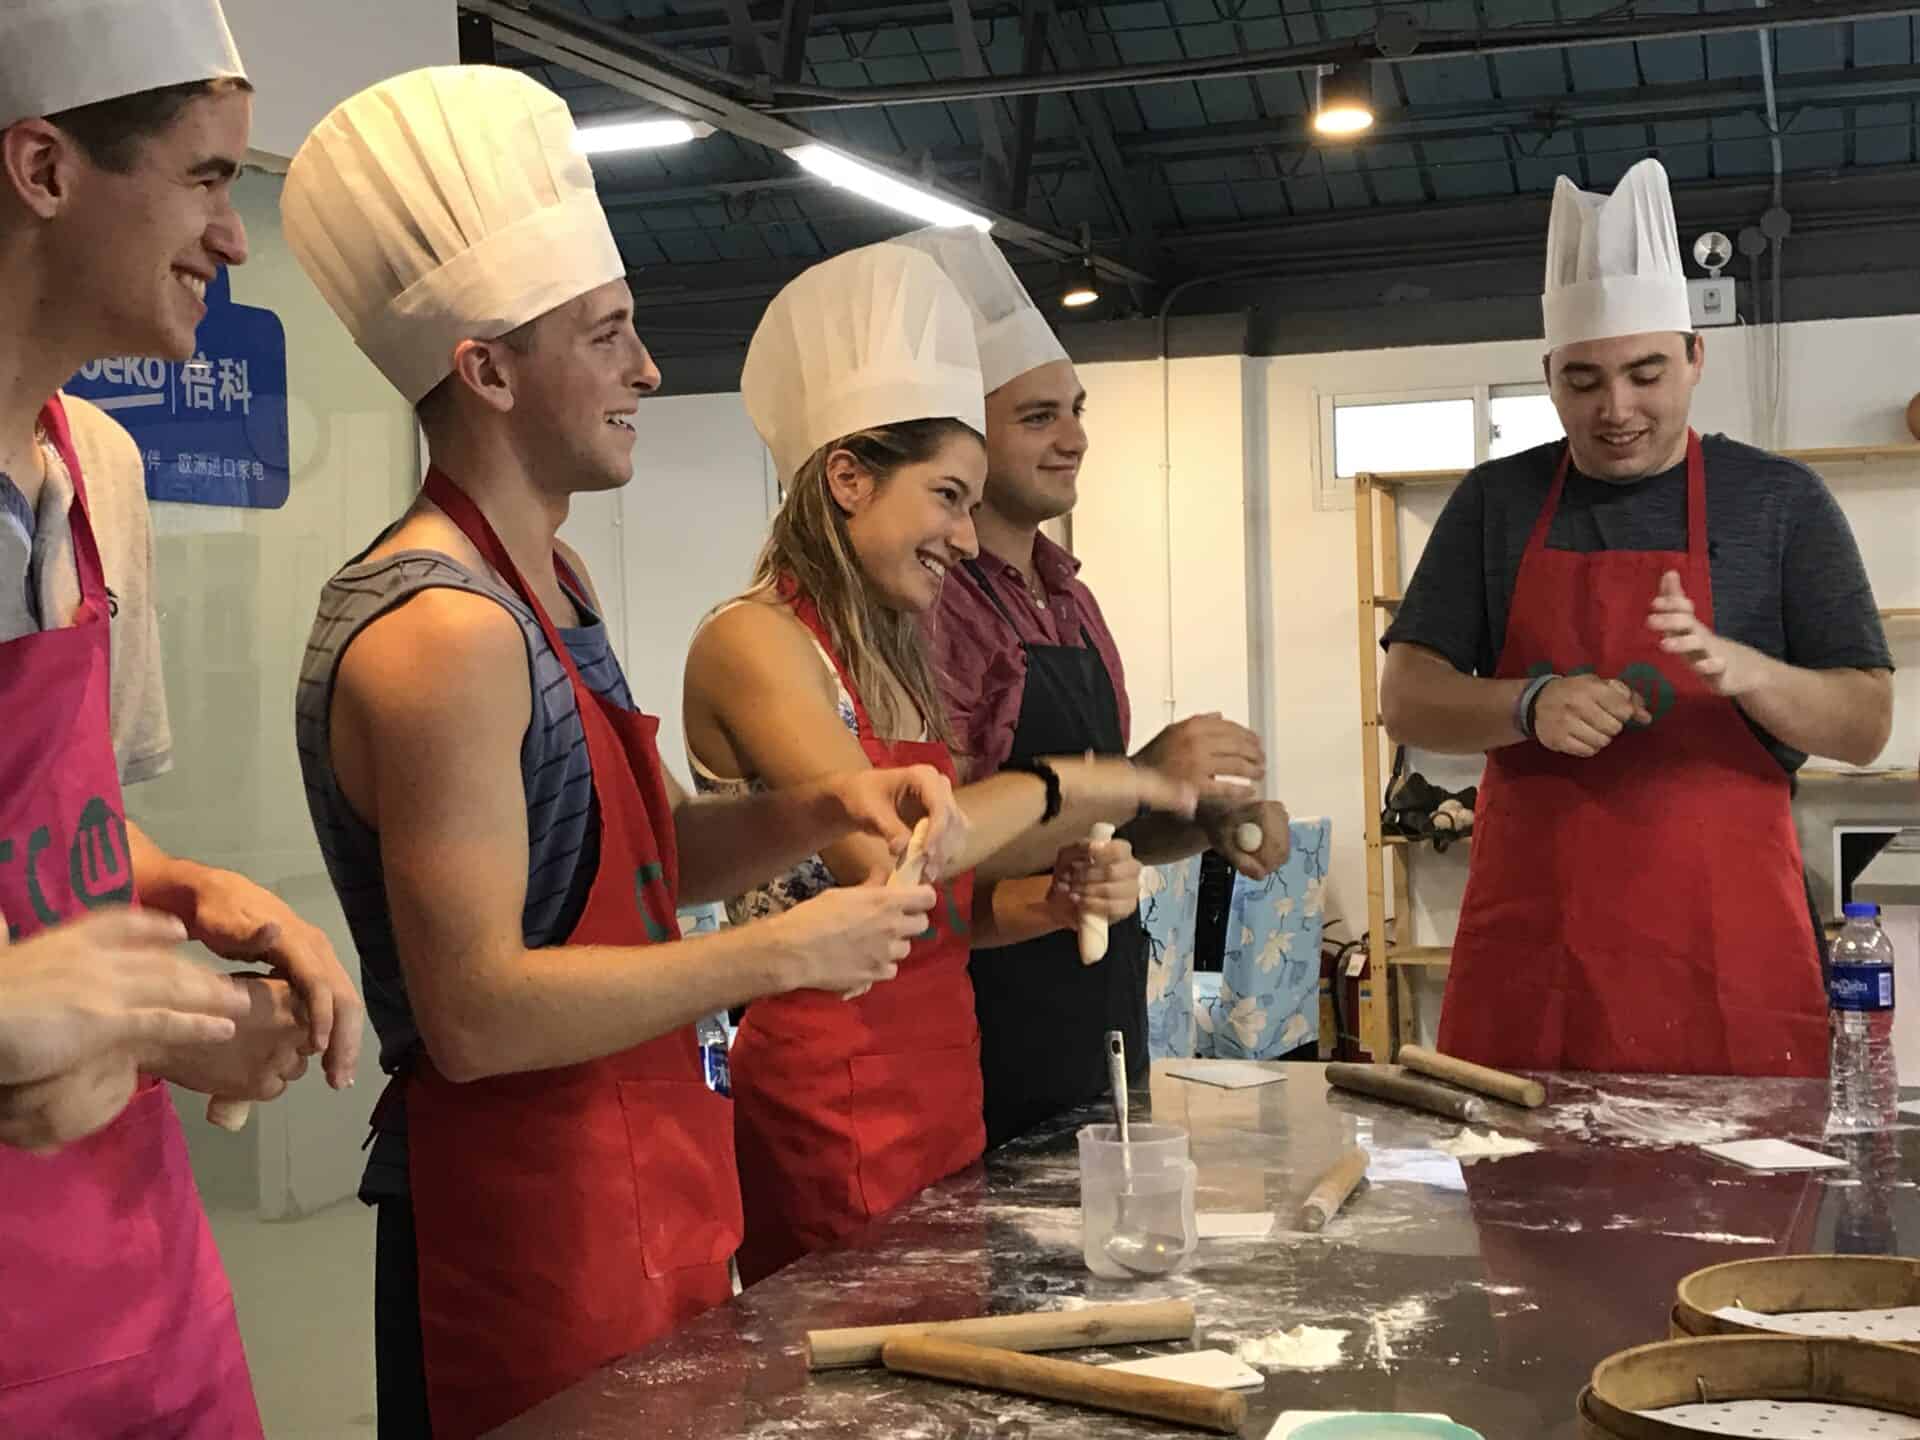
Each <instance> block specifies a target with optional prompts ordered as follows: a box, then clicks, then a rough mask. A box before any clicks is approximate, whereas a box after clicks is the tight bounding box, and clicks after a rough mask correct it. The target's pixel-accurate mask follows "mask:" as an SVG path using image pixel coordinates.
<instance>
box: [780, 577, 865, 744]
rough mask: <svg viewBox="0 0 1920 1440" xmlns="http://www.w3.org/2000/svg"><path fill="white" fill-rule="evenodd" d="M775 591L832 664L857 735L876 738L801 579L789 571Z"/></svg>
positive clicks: (845, 669) (843, 665) (857, 692)
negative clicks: (851, 712) (858, 732)
mask: <svg viewBox="0 0 1920 1440" xmlns="http://www.w3.org/2000/svg"><path fill="white" fill-rule="evenodd" d="M774 593H775V594H777V595H779V597H780V598H781V599H782V600H784V601H786V602H787V605H788V607H789V608H790V609H791V610H792V611H793V618H794V619H796V620H798V621H799V622H800V623H801V624H802V625H804V626H806V627H807V630H808V632H809V633H811V634H812V636H813V638H814V640H815V642H816V643H817V644H818V645H819V646H820V653H821V654H823V655H825V656H826V657H827V661H828V663H829V664H831V665H832V666H833V673H834V674H835V675H837V676H838V677H839V679H840V688H841V689H843V690H845V691H846V692H847V698H848V699H849V700H851V701H852V702H853V718H854V723H855V724H856V725H857V726H858V727H859V730H860V738H861V739H862V740H873V739H877V738H878V737H877V735H876V733H875V731H874V728H873V717H872V716H870V715H868V714H867V704H866V702H865V701H864V700H862V699H861V698H860V691H859V689H858V688H857V687H856V686H855V685H854V683H853V676H852V675H850V674H848V673H847V667H846V664H845V662H844V661H842V660H841V658H840V654H839V652H838V651H837V650H836V649H835V648H834V644H833V637H832V636H831V635H829V634H828V633H827V622H826V621H825V620H823V619H821V618H820V607H819V606H817V605H815V604H814V603H813V598H812V597H811V596H809V595H806V594H803V593H802V592H801V589H800V583H799V582H798V581H797V580H795V579H794V578H793V577H792V576H791V575H783V576H781V577H780V582H779V584H778V585H777V586H775V589H774Z"/></svg>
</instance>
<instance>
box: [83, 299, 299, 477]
mask: <svg viewBox="0 0 1920 1440" xmlns="http://www.w3.org/2000/svg"><path fill="white" fill-rule="evenodd" d="M66 388H67V391H68V393H69V394H73V395H78V396H80V397H81V398H82V399H85V400H91V401H92V402H93V403H94V404H96V405H98V406H99V407H100V408H101V409H103V410H105V411H107V412H108V413H109V414H111V415H112V416H113V418H114V419H116V420H118V421H119V422H120V423H121V424H122V425H124V426H126V428H127V431H128V433H129V434H131V435H132V436H133V438H134V442H135V443H136V444H137V445H138V446H139V447H140V453H141V454H142V455H143V456H144V457H145V458H146V462H147V495H148V497H149V498H150V499H154V500H173V501H179V502H181V503H184V504H188V505H238V506H243V507H245V508H247V509H250V510H277V509H279V508H280V507H281V506H282V505H284V504H286V503H287V332H286V329H285V327H284V326H282V325H281V323H280V317H279V316H278V315H276V314H274V313H273V312H272V311H271V310H262V309H258V308H256V307H255V306H252V305H236V304H234V303H233V287H232V282H231V280H229V279H228V276H227V271H226V269H225V268H224V267H223V268H222V269H221V271H220V273H219V274H218V275H216V276H215V277H214V279H213V283H212V284H211V285H209V286H208V287H207V318H206V319H205V320H202V321H201V322H200V330H199V334H198V335H197V336H196V338H195V342H194V352H193V358H192V359H191V360H187V361H172V360H142V359H135V358H123V359H114V360H94V361H90V362H88V363H87V364H86V365H83V366H82V367H81V368H80V373H79V374H78V375H75V376H74V377H73V379H72V380H70V381H68V382H67V386H66Z"/></svg>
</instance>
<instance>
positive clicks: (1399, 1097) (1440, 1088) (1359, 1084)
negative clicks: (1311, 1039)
mask: <svg viewBox="0 0 1920 1440" xmlns="http://www.w3.org/2000/svg"><path fill="white" fill-rule="evenodd" d="M1327 1083H1328V1084H1329V1085H1335V1086H1338V1087H1339V1088H1340V1089H1342V1090H1352V1091H1354V1092H1355V1093H1357V1094H1360V1095H1371V1096H1372V1097H1373V1098H1374V1099H1376V1100H1391V1101H1392V1102H1393V1103H1394V1104H1396V1105H1406V1106H1410V1107H1412V1108H1413V1109H1415V1110H1425V1111H1427V1112H1428V1113H1429V1114H1433V1115H1444V1116H1446V1117H1447V1118H1448V1119H1449V1120H1458V1121H1460V1122H1461V1123H1462V1124H1463V1125H1484V1124H1486V1122H1487V1102H1486V1101H1484V1100H1482V1099H1480V1098H1479V1097H1477V1096H1474V1095H1464V1094H1462V1093H1461V1092H1460V1091H1458V1090H1450V1089H1448V1088H1447V1087H1446V1086H1445V1085H1438V1084H1435V1083H1434V1082H1433V1081H1431V1080H1417V1079H1415V1078H1414V1077H1413V1076H1411V1075H1409V1074H1407V1072H1406V1071H1404V1070H1402V1069H1401V1068H1400V1067H1399V1066H1398V1065H1345V1064H1333V1065H1329V1066H1327Z"/></svg>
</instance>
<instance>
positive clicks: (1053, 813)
mask: <svg viewBox="0 0 1920 1440" xmlns="http://www.w3.org/2000/svg"><path fill="white" fill-rule="evenodd" d="M1000 768H1001V770H1003V771H1006V770H1011V771H1013V772H1014V773H1015V774H1018V775H1038V776H1039V777H1040V780H1041V782H1042V783H1043V784H1044V785H1045V786H1046V787H1047V808H1046V809H1045V810H1044V811H1042V812H1041V815H1040V823H1041V824H1042V825H1045V824H1048V823H1049V822H1050V821H1053V820H1057V819H1059V818H1060V775H1059V772H1058V771H1056V770H1055V769H1054V768H1053V766H1051V765H1049V764H1047V762H1046V761H1044V760H1009V761H1007V763H1006V764H1004V765H1002V766H1001V767H1000Z"/></svg>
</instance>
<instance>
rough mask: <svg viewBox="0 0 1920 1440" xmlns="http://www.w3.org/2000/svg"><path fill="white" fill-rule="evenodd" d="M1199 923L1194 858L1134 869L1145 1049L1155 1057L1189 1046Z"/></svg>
mask: <svg viewBox="0 0 1920 1440" xmlns="http://www.w3.org/2000/svg"><path fill="white" fill-rule="evenodd" d="M1199 921H1200V857H1199V856H1198V855H1195V856H1194V857H1193V858H1192V859H1191V860H1181V861H1179V862H1177V863H1175V864H1172V865H1146V866H1142V867H1141V870H1140V922H1141V924H1142V925H1143V926H1144V927H1145V928H1146V932H1147V1050H1148V1053H1149V1054H1151V1055H1152V1056H1153V1058H1154V1059H1156V1060H1168V1059H1179V1058H1182V1057H1185V1056H1188V1055H1192V1054H1193V1053H1194V1050H1193V1026H1194V1012H1193V944H1194V932H1195V931H1196V930H1197V929H1198V928H1199Z"/></svg>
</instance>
